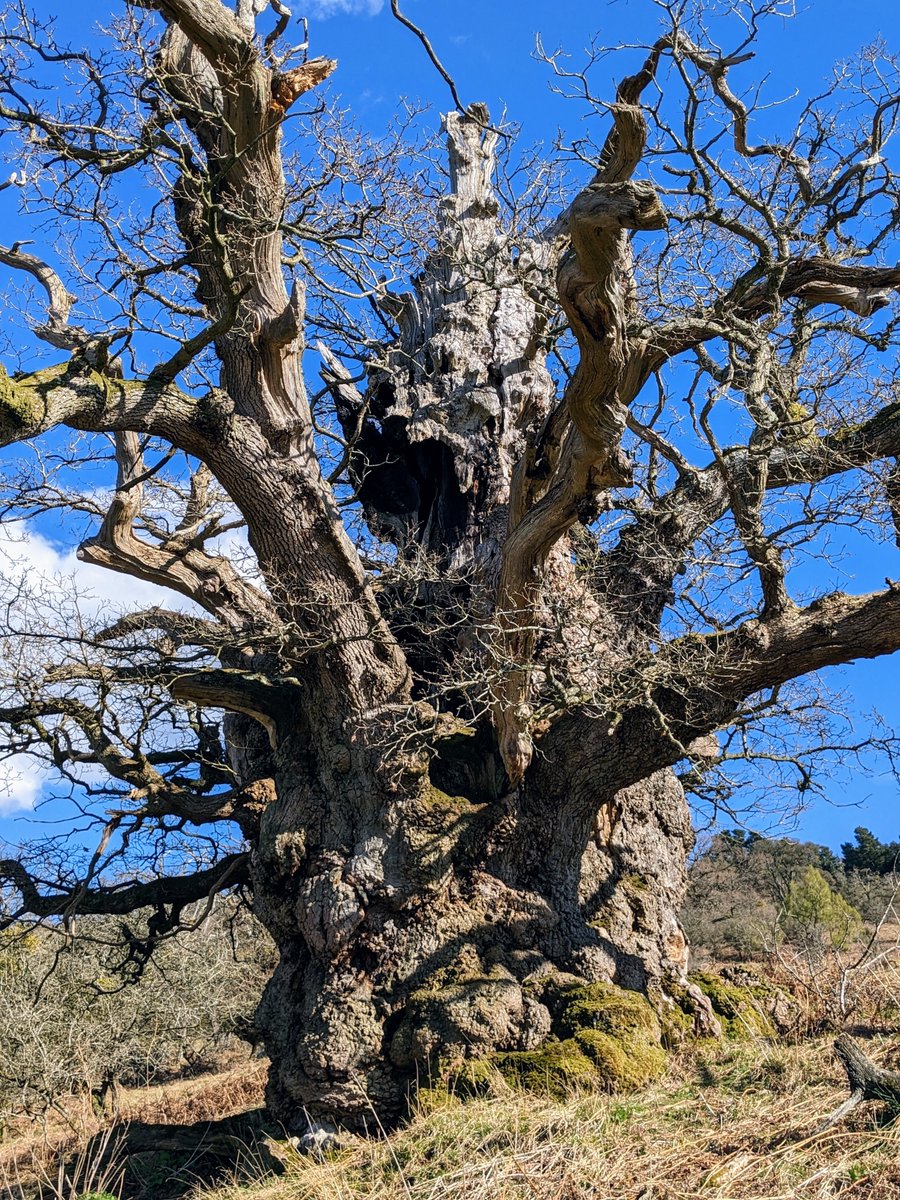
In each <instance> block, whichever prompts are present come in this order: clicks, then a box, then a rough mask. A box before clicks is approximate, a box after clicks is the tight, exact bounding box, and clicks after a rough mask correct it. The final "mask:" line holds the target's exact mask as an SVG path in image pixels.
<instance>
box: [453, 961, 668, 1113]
mask: <svg viewBox="0 0 900 1200" xmlns="http://www.w3.org/2000/svg"><path fill="white" fill-rule="evenodd" d="M555 992H556V994H555V997H554V1003H553V1005H552V1007H553V1010H554V1012H555V1018H556V1019H555V1022H554V1026H553V1036H552V1037H551V1038H549V1039H548V1041H546V1042H545V1043H544V1044H543V1045H542V1046H540V1047H538V1048H537V1049H534V1050H524V1051H514V1052H507V1053H499V1054H492V1055H488V1056H486V1057H484V1058H481V1059H478V1060H476V1061H470V1062H467V1063H464V1064H462V1065H461V1066H460V1067H459V1068H458V1070H457V1072H456V1074H455V1076H454V1080H453V1082H452V1084H451V1086H452V1088H453V1089H454V1090H456V1091H457V1092H458V1093H461V1094H467V1095H471V1094H473V1093H474V1094H479V1093H484V1092H489V1091H490V1090H491V1087H492V1085H494V1084H496V1082H497V1078H498V1076H500V1077H502V1079H503V1080H505V1082H506V1083H507V1084H509V1085H510V1086H512V1087H514V1088H517V1089H523V1090H525V1091H529V1092H535V1093H537V1094H539V1095H543V1096H551V1097H553V1098H555V1099H559V1098H561V1097H564V1096H566V1095H568V1094H569V1093H571V1092H573V1091H578V1090H584V1089H589V1090H592V1091H598V1090H599V1091H605V1092H620V1091H628V1090H631V1089H633V1088H639V1087H643V1086H644V1085H645V1084H647V1083H649V1082H650V1081H651V1080H652V1079H655V1078H656V1077H657V1076H658V1075H660V1074H661V1073H662V1072H663V1070H664V1069H665V1065H666V1052H665V1050H664V1049H663V1047H662V1045H661V1037H662V1030H661V1028H660V1023H659V1019H658V1018H657V1016H656V1013H655V1012H654V1011H653V1008H652V1006H651V1005H650V1004H649V1003H648V1002H647V1000H646V999H645V998H644V997H643V996H641V995H639V994H638V993H637V992H629V991H625V990H624V989H622V988H618V987H614V986H613V985H612V984H607V983H590V984H585V983H574V982H569V981H566V982H565V983H563V984H562V985H561V986H560V987H559V988H558V989H555ZM543 999H544V1000H545V1001H546V1000H547V999H548V997H547V995H546V994H545V995H544V996H543Z"/></svg>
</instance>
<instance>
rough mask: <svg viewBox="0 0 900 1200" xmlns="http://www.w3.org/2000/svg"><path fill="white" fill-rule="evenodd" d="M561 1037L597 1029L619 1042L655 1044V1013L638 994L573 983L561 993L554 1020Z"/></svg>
mask: <svg viewBox="0 0 900 1200" xmlns="http://www.w3.org/2000/svg"><path fill="white" fill-rule="evenodd" d="M558 1024H559V1033H560V1036H561V1037H571V1036H573V1035H574V1034H576V1033H577V1032H578V1031H579V1030H581V1029H598V1030H600V1031H601V1032H603V1033H608V1034H610V1035H611V1036H612V1037H615V1038H617V1039H620V1040H637V1041H650V1042H656V1043H657V1044H658V1043H659V1039H660V1032H661V1031H660V1027H659V1020H658V1018H657V1016H656V1013H655V1012H654V1011H653V1009H652V1008H651V1007H650V1004H649V1003H648V1002H647V1000H646V998H645V997H644V996H642V995H641V994H640V993H639V992H628V991H625V990H624V989H623V988H618V987H615V986H614V985H613V984H611V983H586V984H580V985H578V984H576V985H574V986H572V987H570V988H567V989H566V990H565V991H564V992H563V999H562V1007H561V1010H560V1014H559V1019H558Z"/></svg>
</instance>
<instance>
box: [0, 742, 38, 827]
mask: <svg viewBox="0 0 900 1200" xmlns="http://www.w3.org/2000/svg"><path fill="white" fill-rule="evenodd" d="M46 780H47V772H46V770H45V769H44V768H42V767H41V764H40V763H38V762H36V761H35V760H34V759H33V758H31V757H30V755H28V754H13V755H11V756H10V757H9V758H7V759H4V760H3V761H2V762H0V817H8V816H9V815H10V813H14V812H22V811H24V810H25V809H32V808H34V806H35V804H36V803H37V801H38V799H39V797H40V794H41V789H42V787H43V786H44V783H45V782H46Z"/></svg>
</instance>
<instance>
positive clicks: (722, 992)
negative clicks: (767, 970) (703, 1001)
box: [691, 971, 777, 1038]
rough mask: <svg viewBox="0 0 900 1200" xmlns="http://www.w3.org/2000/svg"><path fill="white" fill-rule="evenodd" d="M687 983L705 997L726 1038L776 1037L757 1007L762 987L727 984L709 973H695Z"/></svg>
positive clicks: (719, 977)
mask: <svg viewBox="0 0 900 1200" xmlns="http://www.w3.org/2000/svg"><path fill="white" fill-rule="evenodd" d="M691 980H692V981H693V982H694V983H696V984H697V986H698V987H699V988H700V990H701V991H702V992H703V993H704V995H706V996H708V997H709V1001H710V1003H711V1004H712V1006H713V1010H714V1012H715V1014H716V1016H717V1017H718V1018H719V1020H720V1021H721V1023H722V1029H723V1031H724V1032H725V1034H726V1036H727V1037H730V1038H756V1037H763V1038H771V1037H775V1036H776V1034H777V1031H776V1029H775V1026H774V1025H773V1024H772V1021H771V1020H770V1018H769V1017H768V1016H767V1015H766V1013H765V1011H764V1010H763V1007H762V1005H761V1003H760V1001H761V1000H762V999H763V998H764V993H765V991H766V989H765V988H764V986H763V985H761V984H760V985H759V986H754V985H752V984H748V985H746V986H744V985H739V984H736V983H729V982H727V981H726V980H725V979H722V977H721V976H720V975H716V974H714V973H713V972H712V971H698V972H696V973H695V974H694V975H692V976H691Z"/></svg>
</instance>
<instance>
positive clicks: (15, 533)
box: [0, 522, 188, 616]
mask: <svg viewBox="0 0 900 1200" xmlns="http://www.w3.org/2000/svg"><path fill="white" fill-rule="evenodd" d="M0 579H2V580H3V582H4V584H5V585H6V587H7V588H8V587H9V586H10V585H12V586H14V587H18V586H20V585H27V589H28V591H29V592H31V593H32V594H33V593H34V592H35V591H36V590H37V589H38V588H39V589H40V591H41V593H42V596H43V597H44V599H45V600H47V601H48V602H49V601H50V598H51V595H52V592H53V591H54V590H56V591H57V593H61V594H64V595H66V596H68V597H69V598H70V599H71V598H75V597H77V599H78V608H79V611H80V612H81V613H82V614H84V615H86V616H88V615H94V614H96V613H100V612H104V611H106V612H110V613H118V612H123V611H125V610H126V609H128V608H131V607H135V606H140V607H142V608H146V607H150V606H152V605H154V604H164V605H165V606H166V607H167V608H185V607H186V606H187V605H188V602H187V601H186V600H184V599H182V598H181V597H180V596H179V595H178V594H176V593H174V592H170V591H169V590H168V589H167V588H161V587H157V586H156V585H155V584H153V583H146V582H144V581H143V580H141V579H132V578H130V577H129V576H127V575H120V574H118V573H116V572H115V571H107V570H105V569H104V568H103V567H96V566H93V565H91V564H90V563H83V562H80V561H79V559H78V557H77V555H76V553H75V546H74V545H69V546H60V545H57V544H56V543H54V542H51V541H50V540H49V539H48V538H46V537H44V536H43V535H42V534H40V533H35V532H34V531H33V530H28V529H26V528H25V526H24V525H23V524H22V523H20V522H14V523H11V524H6V525H2V526H0ZM4 590H5V589H4Z"/></svg>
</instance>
